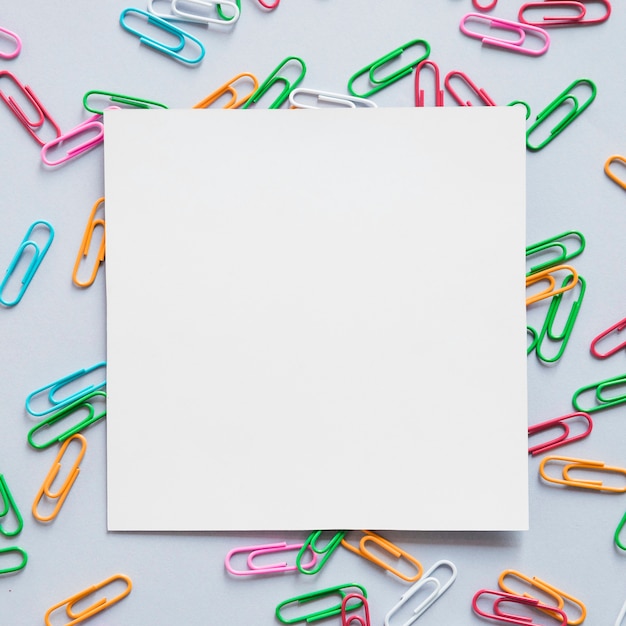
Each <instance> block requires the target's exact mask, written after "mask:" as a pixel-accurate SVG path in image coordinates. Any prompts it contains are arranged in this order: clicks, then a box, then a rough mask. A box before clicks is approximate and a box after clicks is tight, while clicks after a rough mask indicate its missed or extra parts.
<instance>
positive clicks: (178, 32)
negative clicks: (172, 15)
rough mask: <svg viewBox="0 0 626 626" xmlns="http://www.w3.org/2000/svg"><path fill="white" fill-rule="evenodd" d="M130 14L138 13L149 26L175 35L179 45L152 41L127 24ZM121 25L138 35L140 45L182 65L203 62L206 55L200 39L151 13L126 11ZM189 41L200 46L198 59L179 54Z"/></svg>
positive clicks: (133, 10)
mask: <svg viewBox="0 0 626 626" xmlns="http://www.w3.org/2000/svg"><path fill="white" fill-rule="evenodd" d="M129 13H136V14H137V15H140V16H143V17H145V18H146V20H147V21H148V24H152V25H153V26H156V27H157V28H160V29H161V30H164V31H165V32H167V33H170V34H172V35H174V36H175V37H177V38H178V43H177V44H176V45H173V46H168V45H166V44H164V43H161V42H159V41H156V40H155V39H152V38H151V37H148V36H146V35H144V34H143V33H141V32H140V31H138V30H135V29H134V28H131V27H130V26H128V24H127V23H126V16H127V15H128V14H129ZM120 24H121V26H122V28H123V29H124V30H127V31H128V32H129V33H132V34H133V35H136V36H137V37H139V42H140V43H143V44H145V45H146V46H148V47H150V48H152V49H154V50H157V51H158V52H162V53H163V54H167V55H168V56H170V57H172V59H176V60H177V61H181V62H182V63H189V64H191V65H193V64H195V63H199V62H200V61H202V59H203V58H204V55H205V53H206V50H205V49H204V46H203V45H202V42H201V41H200V40H199V39H196V38H195V37H193V36H192V35H190V34H189V33H188V32H186V31H184V30H182V29H181V28H178V27H177V26H174V25H173V24H170V23H169V22H167V21H166V20H162V19H161V18H160V17H156V16H155V15H150V13H147V12H146V11H142V10H141V9H132V8H131V9H124V10H123V11H122V13H121V15H120ZM187 40H189V41H192V42H193V43H195V44H196V46H198V48H199V49H200V54H199V55H198V56H197V57H195V58H188V57H184V56H183V55H182V54H179V53H180V52H181V50H183V49H184V48H185V45H186V43H187Z"/></svg>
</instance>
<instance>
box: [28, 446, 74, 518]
mask: <svg viewBox="0 0 626 626" xmlns="http://www.w3.org/2000/svg"><path fill="white" fill-rule="evenodd" d="M72 441H77V442H78V443H79V444H80V451H79V452H78V456H77V457H76V460H75V461H74V463H73V464H72V467H71V468H70V471H69V473H68V475H67V478H66V479H65V480H64V481H63V484H62V485H61V486H60V487H59V488H58V489H56V490H55V491H52V483H53V482H54V481H55V480H56V479H57V477H58V476H59V471H60V469H61V460H62V459H63V455H64V454H65V452H66V450H67V448H68V446H69V445H70V443H71V442H72ZM86 450H87V440H86V439H85V438H84V437H83V436H82V435H81V434H76V435H73V436H72V437H70V438H69V439H66V440H65V441H64V442H63V445H62V446H61V448H60V449H59V453H58V454H57V456H56V459H54V463H53V464H52V467H51V468H50V471H49V472H48V475H47V476H46V477H45V479H44V481H43V484H42V485H41V487H40V488H39V491H38V492H37V495H36V496H35V501H34V502H33V509H32V511H33V517H34V518H35V519H36V520H39V521H40V522H49V521H51V520H53V519H54V518H55V517H56V516H57V515H58V513H59V511H60V510H61V507H62V506H63V503H64V502H65V499H66V498H67V496H68V494H69V493H70V489H71V488H72V485H73V484H74V482H75V481H76V479H77V478H78V474H79V473H80V467H79V465H80V462H81V461H82V460H83V457H84V456H85V452H86ZM44 496H45V497H46V498H48V499H50V500H56V504H55V505H54V509H53V510H52V513H50V514H49V515H41V513H39V511H38V510H37V509H38V507H39V504H40V502H41V500H42V498H44Z"/></svg>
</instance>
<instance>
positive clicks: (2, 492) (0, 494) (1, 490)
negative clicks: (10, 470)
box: [0, 474, 24, 537]
mask: <svg viewBox="0 0 626 626" xmlns="http://www.w3.org/2000/svg"><path fill="white" fill-rule="evenodd" d="M0 503H1V504H2V508H1V509H0V533H2V534H3V535H4V536H5V537H15V536H16V535H19V534H20V533H21V532H22V528H24V520H23V519H22V516H21V514H20V511H19V509H18V508H17V505H16V504H15V500H14V499H13V496H12V495H11V491H10V490H9V485H7V481H6V479H5V477H4V476H3V475H2V474H0ZM9 513H11V514H12V516H13V517H14V518H15V528H14V529H13V530H7V529H6V528H5V527H4V524H5V518H7V516H8V515H9Z"/></svg>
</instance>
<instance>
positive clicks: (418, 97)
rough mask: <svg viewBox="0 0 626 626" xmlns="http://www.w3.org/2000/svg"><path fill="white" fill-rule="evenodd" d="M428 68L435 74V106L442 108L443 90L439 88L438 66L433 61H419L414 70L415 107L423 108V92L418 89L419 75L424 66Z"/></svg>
mask: <svg viewBox="0 0 626 626" xmlns="http://www.w3.org/2000/svg"><path fill="white" fill-rule="evenodd" d="M427 65H428V66H429V67H432V68H433V72H434V74H435V106H436V107H442V106H443V89H442V88H441V81H440V78H439V76H440V75H439V66H438V65H437V64H436V63H434V62H433V61H429V60H428V59H425V60H424V61H420V62H419V63H418V65H417V67H416V68H415V106H416V107H423V106H424V101H425V98H424V90H423V89H420V73H421V71H422V69H423V68H424V67H425V66H427Z"/></svg>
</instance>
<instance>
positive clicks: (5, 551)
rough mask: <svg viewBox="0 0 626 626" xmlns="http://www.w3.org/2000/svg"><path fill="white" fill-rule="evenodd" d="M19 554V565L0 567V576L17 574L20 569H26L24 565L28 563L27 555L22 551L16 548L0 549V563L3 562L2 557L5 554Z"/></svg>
mask: <svg viewBox="0 0 626 626" xmlns="http://www.w3.org/2000/svg"><path fill="white" fill-rule="evenodd" d="M15 553H17V554H19V555H20V557H21V562H20V563H19V565H9V566H8V567H5V566H3V565H0V574H10V573H11V572H18V571H19V570H21V569H24V567H26V563H28V554H26V552H24V550H22V548H18V547H17V546H15V547H12V548H0V562H1V561H4V558H3V555H5V554H15Z"/></svg>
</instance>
